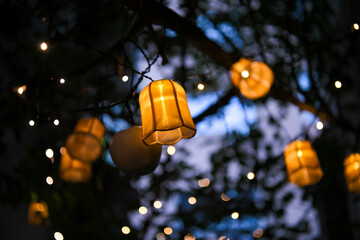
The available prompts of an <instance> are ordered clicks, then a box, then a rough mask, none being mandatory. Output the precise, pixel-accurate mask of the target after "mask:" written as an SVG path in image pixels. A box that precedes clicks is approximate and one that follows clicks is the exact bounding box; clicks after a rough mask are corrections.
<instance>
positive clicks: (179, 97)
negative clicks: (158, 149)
mask: <svg viewBox="0 0 360 240" xmlns="http://www.w3.org/2000/svg"><path fill="white" fill-rule="evenodd" d="M139 103H140V110H141V121H142V127H143V141H144V143H145V144H147V145H153V144H157V143H158V144H168V145H170V144H174V143H176V142H178V141H179V140H180V139H182V138H191V137H193V136H194V135H195V133H196V127H195V124H194V122H193V120H192V118H191V114H190V110H189V107H188V104H187V100H186V94H185V90H184V89H183V87H181V85H179V84H178V83H176V82H174V81H171V80H168V79H163V80H159V81H154V82H151V83H150V84H149V85H148V86H146V87H145V88H144V89H143V90H142V91H141V93H140V96H139Z"/></svg>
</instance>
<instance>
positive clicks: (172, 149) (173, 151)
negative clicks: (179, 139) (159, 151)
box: [166, 145, 176, 156]
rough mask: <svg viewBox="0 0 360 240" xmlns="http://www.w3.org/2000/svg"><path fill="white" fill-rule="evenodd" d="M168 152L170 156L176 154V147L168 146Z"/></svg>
mask: <svg viewBox="0 0 360 240" xmlns="http://www.w3.org/2000/svg"><path fill="white" fill-rule="evenodd" d="M166 151H167V153H168V154H169V155H170V156H172V155H174V154H175V152H176V148H175V146H172V145H171V146H168V147H167V150H166Z"/></svg>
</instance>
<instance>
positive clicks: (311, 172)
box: [284, 140, 323, 186]
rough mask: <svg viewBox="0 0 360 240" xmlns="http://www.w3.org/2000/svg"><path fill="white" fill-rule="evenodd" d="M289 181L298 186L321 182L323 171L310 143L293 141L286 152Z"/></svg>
mask: <svg viewBox="0 0 360 240" xmlns="http://www.w3.org/2000/svg"><path fill="white" fill-rule="evenodd" d="M284 155H285V165H286V170H287V175H288V180H289V181H290V182H292V183H294V184H296V185H298V186H306V185H311V184H315V183H317V182H319V181H320V179H321V178H322V176H323V171H322V170H321V166H320V163H319V160H318V158H317V155H316V152H315V150H314V149H313V148H312V146H311V143H310V142H309V141H300V140H297V141H293V142H291V143H290V144H289V145H288V146H287V147H286V148H285V150H284Z"/></svg>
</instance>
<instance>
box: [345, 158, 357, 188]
mask: <svg viewBox="0 0 360 240" xmlns="http://www.w3.org/2000/svg"><path fill="white" fill-rule="evenodd" d="M344 174H345V179H346V183H347V187H348V189H349V191H352V192H360V154H359V153H352V154H350V155H349V156H348V157H347V158H345V160H344Z"/></svg>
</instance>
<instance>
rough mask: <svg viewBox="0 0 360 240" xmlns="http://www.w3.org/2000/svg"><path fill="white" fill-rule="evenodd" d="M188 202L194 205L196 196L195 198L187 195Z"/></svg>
mask: <svg viewBox="0 0 360 240" xmlns="http://www.w3.org/2000/svg"><path fill="white" fill-rule="evenodd" d="M188 202H189V203H190V204H191V205H194V204H195V203H196V198H195V197H189V199H188Z"/></svg>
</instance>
